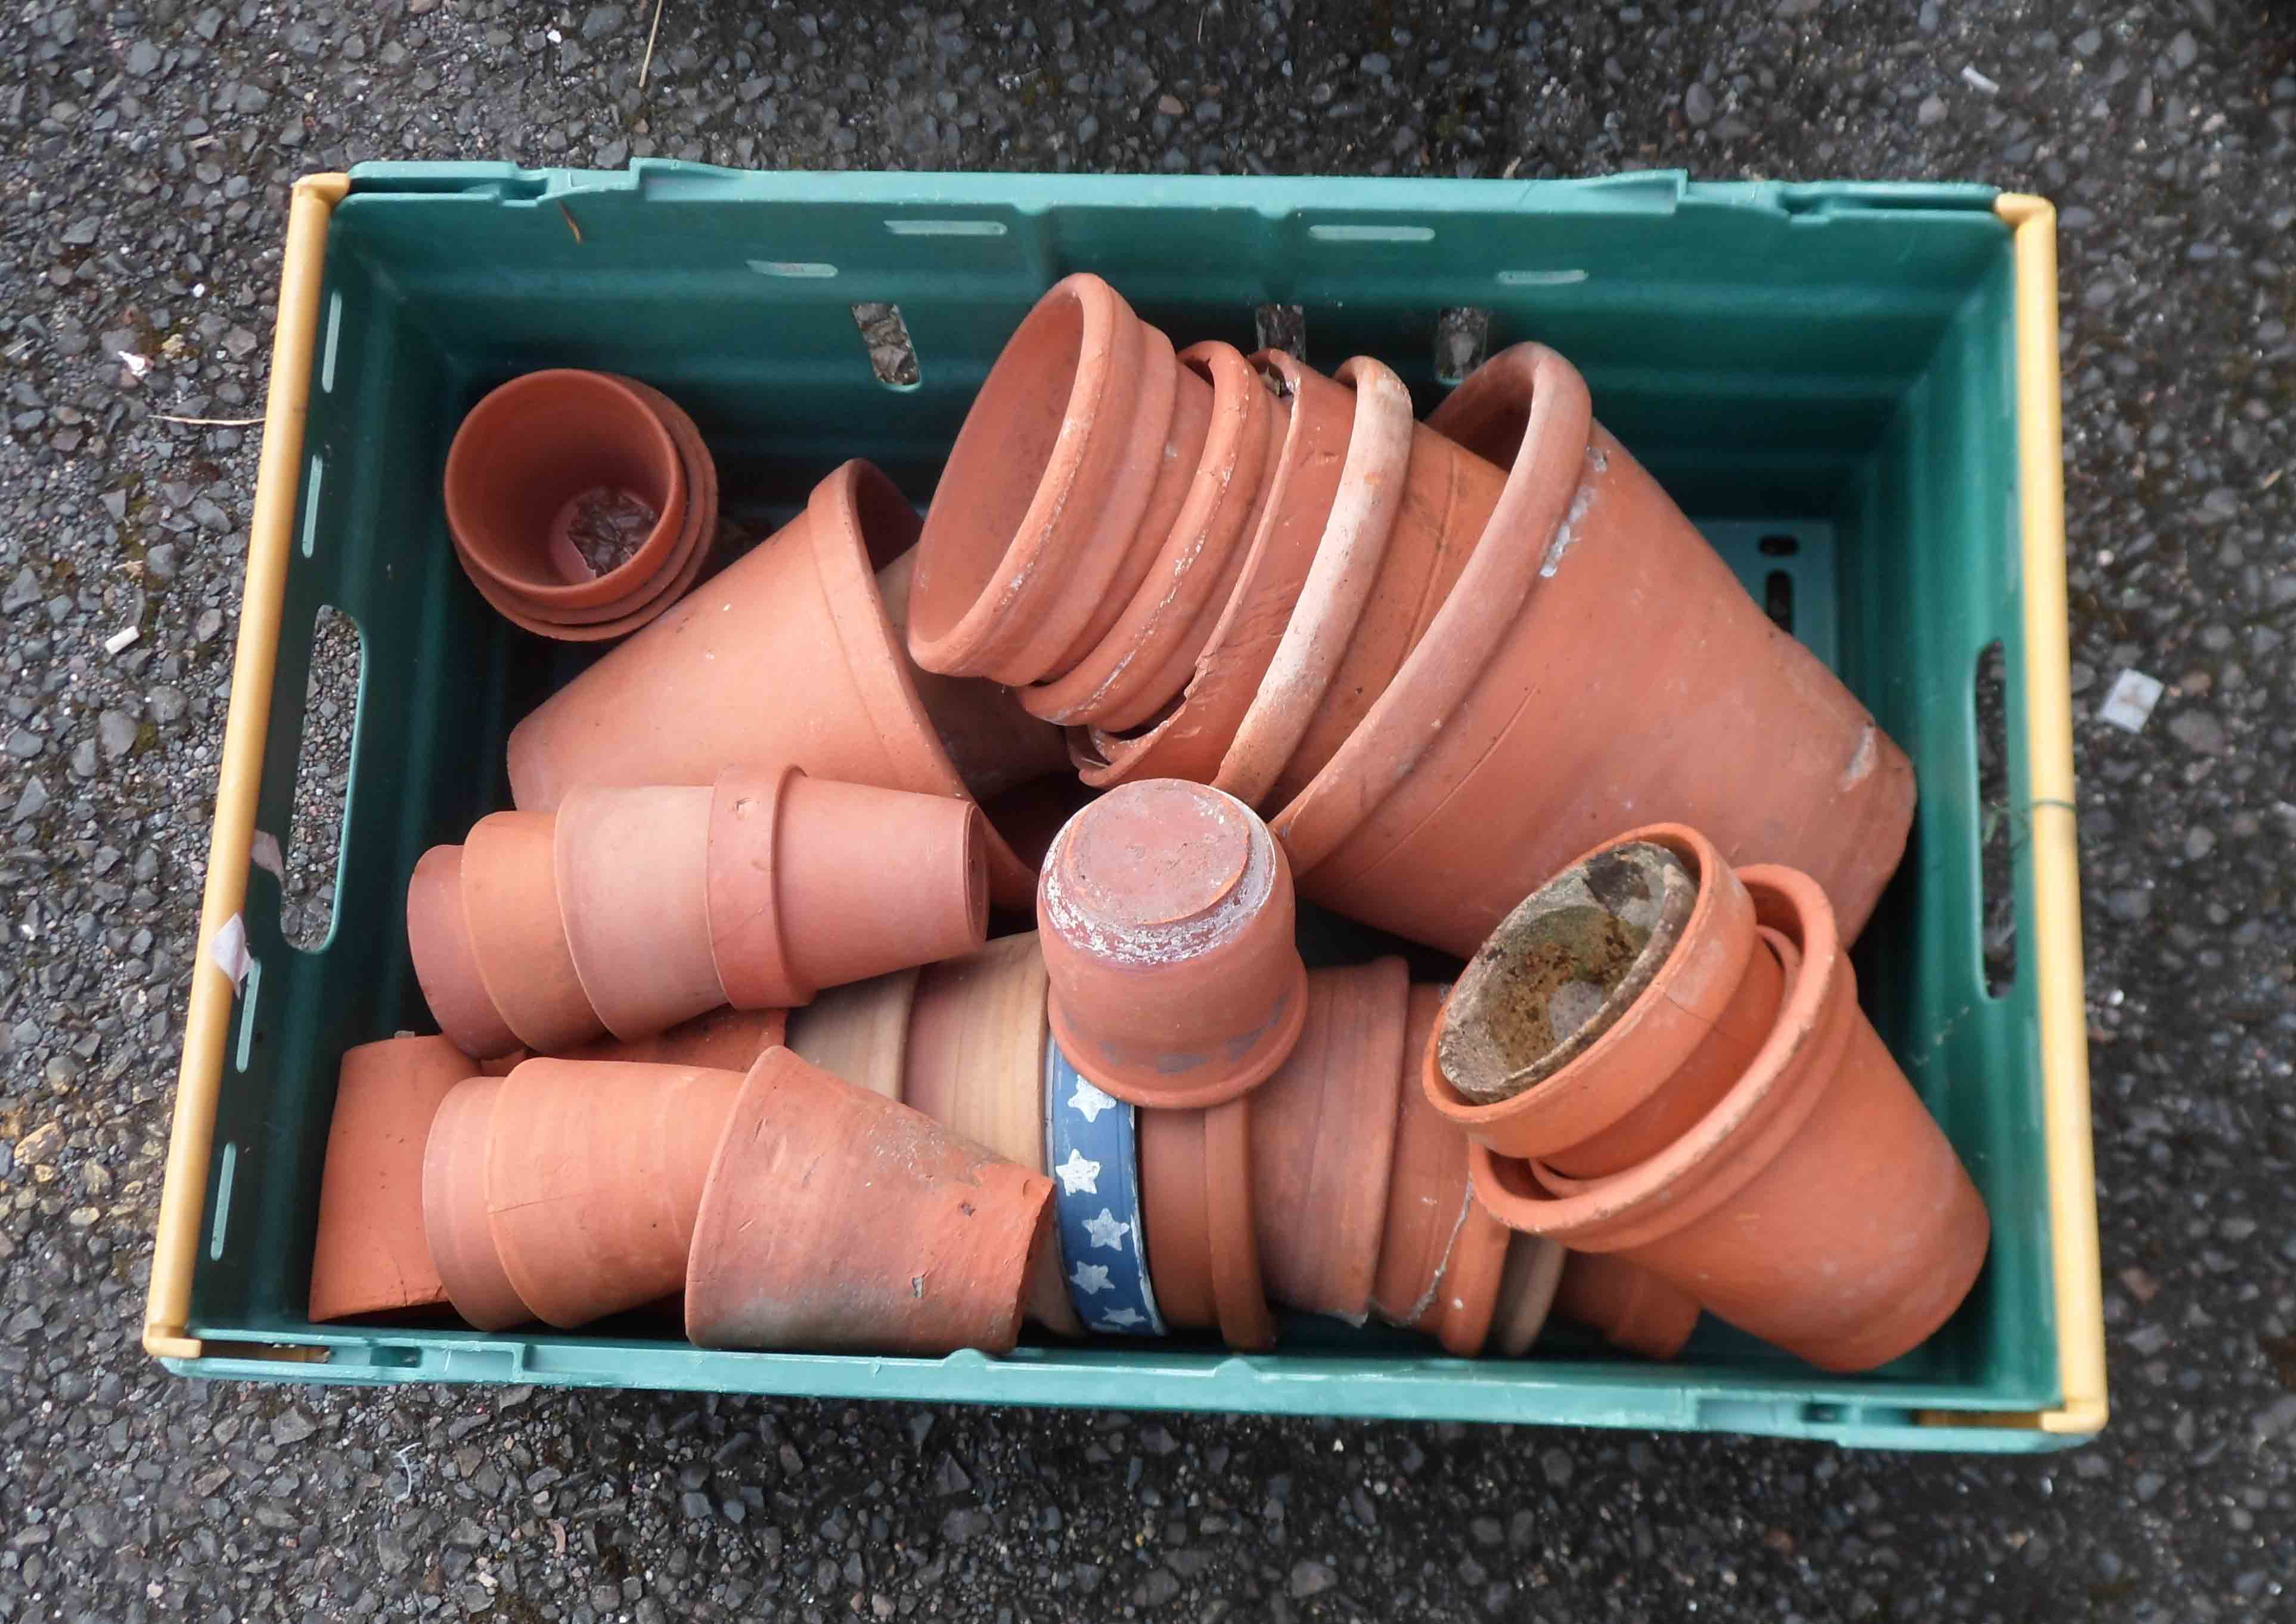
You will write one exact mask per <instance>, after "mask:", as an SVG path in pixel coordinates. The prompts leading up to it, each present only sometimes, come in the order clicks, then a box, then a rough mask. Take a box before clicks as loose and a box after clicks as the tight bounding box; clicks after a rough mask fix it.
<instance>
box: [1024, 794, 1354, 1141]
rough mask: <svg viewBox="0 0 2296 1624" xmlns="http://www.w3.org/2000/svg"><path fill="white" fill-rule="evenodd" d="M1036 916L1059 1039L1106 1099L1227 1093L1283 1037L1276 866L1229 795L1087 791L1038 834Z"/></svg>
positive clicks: (1296, 1011) (1288, 988)
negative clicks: (1043, 850) (1048, 834)
mask: <svg viewBox="0 0 2296 1624" xmlns="http://www.w3.org/2000/svg"><path fill="white" fill-rule="evenodd" d="M1292 926H1293V905H1292V886H1291V874H1290V873H1289V872H1288V870H1287V869H1286V868H1285V866H1284V863H1283V853H1282V852H1281V851H1280V850H1279V849H1277V847H1276V845H1275V841H1272V840H1271V839H1270V838H1269V837H1268V834H1267V826H1266V825H1265V824H1262V823H1261V822H1260V821H1259V817H1258V816H1256V815H1255V814H1254V813H1253V812H1252V811H1251V808H1249V807H1246V806H1245V805H1244V804H1243V803H1242V801H1239V800H1236V799H1235V798H1234V796H1231V795H1227V794H1225V793H1223V792H1221V791H1218V790H1215V789H1211V788H1209V787H1207V786H1205V785H1202V784H1192V783H1180V782H1178V781H1177V780H1172V779H1155V780H1151V781H1149V782H1147V783H1134V784H1127V785H1125V786H1123V787H1122V788H1120V789H1118V790H1114V791H1111V792H1110V793H1108V794H1106V795H1104V796H1103V797H1101V799H1099V800H1096V801H1095V802H1093V803H1092V804H1091V805H1090V806H1088V807H1087V808H1085V809H1084V810H1083V811H1081V812H1079V813H1078V814H1077V816H1075V817H1074V818H1072V819H1071V820H1070V822H1069V824H1068V826H1067V827H1066V828H1065V829H1063V830H1062V832H1061V834H1060V837H1059V838H1058V839H1057V840H1056V841H1054V843H1053V849H1052V851H1051V853H1050V855H1049V856H1048V857H1046V862H1045V871H1044V877H1043V879H1042V880H1041V882H1039V883H1038V886H1037V927H1038V931H1039V932H1040V934H1041V935H1042V937H1043V941H1044V953H1045V962H1046V966H1047V968H1048V969H1049V970H1050V972H1051V974H1052V1021H1053V1030H1054V1034H1055V1035H1056V1036H1057V1037H1058V1038H1059V1039H1060V1045H1061V1048H1062V1052H1063V1053H1065V1054H1067V1055H1068V1057H1069V1059H1070V1061H1071V1062H1074V1064H1075V1066H1076V1068H1077V1070H1078V1071H1080V1072H1082V1073H1083V1074H1084V1075H1085V1076H1086V1077H1087V1078H1090V1079H1092V1080H1093V1082H1095V1084H1097V1085H1098V1086H1099V1087H1103V1088H1104V1089H1106V1090H1107V1091H1108V1092H1109V1093H1111V1094H1112V1095H1116V1097H1117V1098H1119V1099H1121V1100H1128V1101H1130V1102H1131V1103H1134V1104H1137V1105H1160V1106H1168V1107H1193V1106H1201V1105H1209V1104H1213V1103H1218V1101H1221V1100H1225V1099H1230V1098H1233V1097H1234V1096H1235V1095H1238V1094H1241V1093H1242V1092H1243V1091H1244V1090H1245V1089H1248V1088H1250V1087H1252V1086H1254V1085H1255V1084H1257V1083H1259V1082H1260V1081H1262V1080H1263V1079H1266V1078H1267V1076H1268V1074H1269V1073H1271V1072H1272V1071H1274V1070H1275V1068H1276V1067H1277V1066H1279V1065H1281V1064H1283V1058H1284V1056H1285V1055H1287V1054H1290V1053H1291V1052H1292V1045H1293V1044H1294V1043H1295V1042H1297V1041H1298V1039H1299V1036H1300V1023H1301V1022H1302V1021H1304V1020H1305V1019H1306V1016H1307V1000H1306V989H1307V973H1308V972H1307V967H1306V966H1305V965H1304V964H1302V963H1301V962H1300V949H1299V947H1298V945H1297V944H1296V943H1295V941H1294V940H1293V933H1292Z"/></svg>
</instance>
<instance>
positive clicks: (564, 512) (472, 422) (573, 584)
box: [446, 369, 717, 642]
mask: <svg viewBox="0 0 2296 1624" xmlns="http://www.w3.org/2000/svg"><path fill="white" fill-rule="evenodd" d="M446 508H447V526H448V528H449V529H450V530H451V531H452V533H453V535H454V538H455V553H456V555H457V556H458V557H459V558H460V559H461V560H462V563H463V570H465V572H466V573H467V574H468V575H469V576H470V578H471V585H472V586H476V587H477V588H478V589H479V592H480V595H482V596H484V597H485V598H486V600H487V602H488V603H489V604H491V605H492V606H493V607H494V608H495V609H496V611H499V612H501V613H502V614H503V615H504V617H506V618H507V619H510V620H512V621H513V622H514V623H515V624H517V625H519V626H521V627H524V628H525V629H526V630H528V631H531V632H536V633H538V634H540V635H541V636H548V637H556V638H560V639H562V640H567V641H573V642H595V641H598V640H601V639H603V638H607V637H617V636H622V635H623V634H625V633H627V632H630V631H634V630H635V629H636V628H637V627H640V626H643V625H644V624H645V623H646V622H647V621H648V620H651V619H653V618H654V617H655V616H657V615H659V614H660V613H661V612H662V611H664V610H666V609H668V607H669V606H670V604H672V603H675V602H676V600H677V597H678V595H680V594H682V593H683V592H685V589H686V588H687V587H688V586H692V585H693V580H694V578H695V577H696V576H697V575H699V574H700V572H701V567H702V564H703V563H704V562H706V560H707V558H708V556H709V549H710V546H711V545H712V544H713V543H714V542H715V540H716V537H717V467H716V464H715V463H713V462H712V461H711V460H710V456H709V450H708V448H707V447H705V446H704V445H703V444H702V441H701V433H700V431H698V430H697V429H695V427H694V426H693V419H692V418H690V417H688V416H687V415H686V414H685V412H683V411H682V410H680V409H679V408H678V407H677V406H676V405H675V404H674V403H673V402H671V401H670V400H669V399H668V398H667V397H666V396H664V395H662V394H661V393H660V391H659V390H654V389H652V388H650V387H648V386H647V385H645V384H643V383H640V382H638V381H636V380H635V379H630V378H620V377H616V376H614V375H613V374H611V373H592V372H578V371H573V370H569V369H558V370H553V371H547V372H538V373H528V374H526V375H525V376H524V377H521V378H514V379H512V381H510V382H508V383H505V384H504V385H502V386H501V387H500V388H499V389H496V390H494V391H493V392H492V393H490V394H488V396H487V397H486V398H484V399H482V400H480V402H479V404H478V405H477V406H474V407H472V408H471V413H470V415H469V416H467V417H466V418H464V419H463V425H462V427H461V428H460V429H459V430H458V431H456V433H455V443H454V445H453V447H451V449H450V450H449V451H448V453H447V480H446Z"/></svg>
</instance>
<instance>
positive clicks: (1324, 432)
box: [1069, 350, 1364, 789]
mask: <svg viewBox="0 0 2296 1624" xmlns="http://www.w3.org/2000/svg"><path fill="white" fill-rule="evenodd" d="M1251 363H1252V365H1254V366H1256V367H1258V368H1259V371H1260V373H1261V376H1262V377H1263V378H1264V379H1265V380H1266V381H1267V384H1268V387H1269V388H1270V389H1272V390H1278V391H1279V392H1280V393H1281V395H1282V396H1283V398H1284V399H1285V400H1286V401H1287V402H1288V403H1289V404H1290V406H1291V414H1290V419H1289V422H1288V423H1287V424H1286V426H1285V429H1284V433H1283V444H1282V445H1281V446H1280V447H1278V448H1277V451H1276V453H1275V456H1274V457H1273V459H1272V463H1273V471H1272V472H1271V474H1270V475H1269V477H1268V481H1267V492H1266V494H1265V496H1263V497H1262V499H1261V501H1260V504H1259V516H1258V519H1257V521H1256V522H1255V523H1254V525H1253V528H1252V530H1251V536H1250V537H1249V539H1248V541H1247V542H1246V544H1245V545H1244V550H1243V551H1244V557H1243V563H1242V567H1241V569H1240V570H1239V571H1238V573H1237V576H1236V579H1235V581H1234V585H1233V586H1230V587H1229V588H1228V589H1227V596H1226V602H1225V603H1224V604H1223V606H1222V607H1221V609H1220V611H1219V615H1218V619H1217V620H1215V621H1214V622H1213V625H1212V630H1211V633H1210V636H1209V637H1208V638H1207V639H1206V641H1205V643H1204V646H1203V648H1202V650H1201V652H1199V653H1198V654H1197V656H1196V659H1195V662H1194V665H1193V668H1191V669H1190V670H1188V671H1186V672H1184V673H1182V678H1183V680H1182V683H1181V685H1180V686H1179V688H1178V689H1177V690H1176V692H1175V693H1174V694H1173V695H1172V696H1171V697H1170V698H1169V702H1168V703H1166V704H1165V705H1164V706H1163V707H1162V709H1161V713H1160V714H1159V713H1156V712H1152V713H1151V714H1150V716H1149V717H1147V718H1143V720H1142V722H1140V723H1137V724H1133V723H1126V724H1123V725H1121V726H1118V725H1115V724H1113V723H1111V725H1108V726H1098V725H1095V726H1090V727H1079V728H1077V729H1075V730H1073V731H1072V732H1071V733H1070V735H1069V740H1070V752H1071V754H1072V755H1073V756H1074V758H1075V760H1076V765H1077V767H1078V771H1079V772H1080V773H1082V775H1083V776H1084V780H1085V782H1086V783H1088V784H1091V785H1093V786H1095V788H1103V789H1105V788H1109V787H1112V786H1113V785H1116V784H1119V783H1132V782H1134V781H1136V780H1138V779H1144V778H1186V779H1191V780H1193V781H1194V782H1197V783H1210V782H1211V781H1212V779H1213V777H1214V776H1215V775H1218V772H1219V769H1220V764H1221V762H1222V760H1223V759H1225V758H1226V754H1227V751H1228V749H1229V746H1230V744H1231V743H1232V742H1233V741H1234V737H1235V733H1236V729H1237V727H1238V726H1241V725H1242V720H1243V718H1244V714H1245V712H1246V711H1247V710H1249V709H1251V703H1252V701H1253V699H1254V697H1255V696H1256V695H1257V694H1258V693H1259V685H1260V678H1261V677H1262V676H1264V675H1265V674H1266V672H1267V668H1268V664H1269V662H1270V661H1271V660H1274V659H1275V651H1276V646H1277V644H1280V643H1281V642H1282V641H1283V635H1284V632H1285V630H1286V628H1287V627H1289V626H1290V624H1291V619H1292V604H1293V603H1294V601H1295V600H1296V599H1297V598H1298V597H1299V595H1300V586H1301V584H1302V583H1303V582H1304V581H1305V580H1306V579H1307V578H1308V569H1309V567H1310V566H1311V565H1312V564H1313V563H1314V562H1315V559H1316V554H1317V552H1318V550H1319V548H1320V545H1321V543H1322V540H1323V537H1324V529H1325V527H1326V524H1327V522H1328V521H1329V520H1330V518H1331V515H1332V511H1333V504H1334V502H1335V501H1336V499H1337V497H1338V494H1339V488H1340V478H1341V472H1343V470H1344V469H1345V467H1346V458H1347V452H1348V449H1349V439H1350V436H1351V432H1352V429H1353V424H1354V422H1355V416H1356V414H1357V411H1358V410H1359V409H1361V408H1362V406H1363V404H1364V402H1363V400H1362V398H1360V397H1358V396H1357V395H1355V394H1352V393H1351V392H1350V391H1349V390H1347V389H1345V388H1343V387H1342V386H1341V385H1340V384H1337V383H1334V382H1333V381H1332V380H1330V379H1329V378H1326V377H1325V376H1324V374H1323V373H1319V372H1316V370H1315V369H1314V368H1312V367H1310V366H1308V365H1306V364H1305V363H1303V362H1301V361H1300V360H1299V359H1298V358H1297V357H1293V356H1291V355H1287V354H1285V353H1284V352H1283V351H1282V350H1261V351H1260V352H1259V354H1257V355H1255V356H1253V357H1251Z"/></svg>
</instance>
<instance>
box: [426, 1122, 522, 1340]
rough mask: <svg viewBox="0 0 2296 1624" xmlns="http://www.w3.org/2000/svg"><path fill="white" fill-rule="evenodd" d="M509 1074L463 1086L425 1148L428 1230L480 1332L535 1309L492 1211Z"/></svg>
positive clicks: (452, 1290) (457, 1297)
mask: <svg viewBox="0 0 2296 1624" xmlns="http://www.w3.org/2000/svg"><path fill="white" fill-rule="evenodd" d="M502 1088H503V1079H501V1078H499V1077H474V1078H471V1079H469V1080H467V1081H465V1082H462V1083H458V1084H456V1085H455V1087H453V1088H451V1089H449V1090H448V1091H447V1097H446V1098H445V1099H444V1100H443V1101H441V1102H440V1103H439V1111H438V1114H437V1115H436V1116H434V1117H433V1118H431V1120H430V1138H429V1139H428V1140H427V1141H426V1142H425V1143H424V1145H423V1151H422V1234H423V1238H424V1239H425V1241H426V1242H427V1243H429V1245H430V1260H431V1262H432V1263H433V1264H435V1265H436V1266H437V1267H438V1270H439V1282H440V1284H442V1285H443V1286H444V1287H445V1288H446V1292H447V1300H448V1301H449V1302H451V1303H453V1304H454V1306H455V1313H457V1314H459V1315H461V1316H463V1319H465V1320H467V1321H468V1322H469V1323H470V1324H471V1325H475V1326H477V1327H478V1328H479V1329H480V1330H481V1331H506V1330H508V1329H509V1328H510V1327H511V1326H512V1325H524V1324H526V1323H527V1322H528V1321H529V1320H530V1319H532V1318H533V1317H534V1310H533V1309H532V1308H529V1307H528V1306H527V1303H526V1300H525V1299H524V1298H522V1297H521V1296H520V1295H519V1293H518V1288H517V1287H516V1286H514V1285H512V1284H511V1280H510V1276H509V1275H507V1274H505V1273H504V1270H503V1263H502V1255H501V1254H500V1253H499V1252H497V1251H496V1250H495V1238H494V1228H493V1226H492V1225H491V1224H490V1223H489V1222H488V1217H487V1146H488V1143H489V1141H490V1140H491V1139H492V1137H493V1128H494V1115H495V1107H496V1104H497V1103H500V1101H501V1099H502Z"/></svg>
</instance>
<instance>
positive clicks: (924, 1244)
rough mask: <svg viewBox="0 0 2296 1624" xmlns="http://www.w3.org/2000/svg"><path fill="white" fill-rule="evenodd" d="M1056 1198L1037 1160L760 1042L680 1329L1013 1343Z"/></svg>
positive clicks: (732, 1342) (718, 1334)
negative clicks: (993, 1146)
mask: <svg viewBox="0 0 2296 1624" xmlns="http://www.w3.org/2000/svg"><path fill="white" fill-rule="evenodd" d="M1052 1211H1053V1184H1052V1180H1050V1179H1048V1178H1046V1177H1044V1176H1043V1175H1042V1174H1038V1173H1032V1172H1029V1171H1028V1170H1027V1169H1023V1168H1021V1167H1018V1166H1016V1165H1014V1164H1013V1163H1012V1162H1010V1161H1000V1160H998V1159H996V1157H994V1156H992V1155H990V1154H989V1153H988V1152H987V1151H986V1150H984V1149H982V1148H981V1147H980V1145H977V1144H973V1143H972V1142H971V1141H970V1140H967V1139H964V1138H962V1137H960V1136H957V1135H955V1134H952V1133H950V1132H948V1131H947V1129H946V1128H941V1127H939V1125H938V1124H936V1123H934V1122H933V1121H932V1120H930V1119H929V1118H927V1117H925V1116H923V1115H922V1114H920V1113H919V1112H917V1111H912V1110H910V1109H909V1108H908V1107H907V1106H906V1105H902V1104H898V1103H895V1102H893V1101H891V1100H888V1099H886V1098H884V1097H883V1096H881V1095H876V1094H873V1093H871V1092H870V1091H869V1090H867V1089H865V1088H859V1087H854V1086H853V1085H852V1084H850V1083H848V1082H845V1081H843V1080H842V1079H839V1078H836V1077H832V1075H830V1074H829V1073H828V1072H826V1071H824V1070H820V1069H819V1068H818V1067H816V1066H811V1065H808V1064H807V1063H806V1062H804V1061H803V1060H800V1059H799V1057H798V1056H797V1055H796V1054H792V1053H791V1052H790V1051H789V1050H787V1049H772V1050H768V1051H767V1053H766V1054H764V1055H762V1056H760V1057H759V1059H758V1062H757V1064H756V1065H754V1066H752V1067H751V1068H750V1071H749V1073H748V1075H747V1076H746V1077H745V1078H743V1079H741V1093H740V1097H739V1099H738V1101H737V1102H736V1103H735V1104H734V1109H733V1112H732V1120H730V1121H729V1122H728V1123H727V1124H726V1128H725V1131H724V1133H723V1134H722V1135H721V1136H720V1138H719V1143H718V1144H717V1153H716V1156H715V1158H714V1160H713V1161H712V1163H711V1166H710V1170H709V1184H708V1187H707V1190H706V1191H705V1193H703V1195H702V1198H701V1213H700V1217H699V1218H698V1219H697V1221H696V1222H695V1224H694V1226H693V1242H692V1246H691V1251H690V1257H689V1259H688V1263H687V1267H686V1293H685V1325H686V1334H687V1335H688V1337H690V1338H691V1339H692V1340H693V1342H694V1343H695V1344H696V1345H697V1346H699V1347H703V1348H793V1349H820V1350H824V1351H849V1352H875V1353H887V1354H913V1355H922V1356H932V1355H939V1354H946V1353H950V1352H953V1351H955V1349H960V1348H978V1349H984V1350H986V1351H988V1352H991V1353H1009V1352H1010V1351H1012V1349H1013V1344H1014V1343H1015V1342H1016V1341H1019V1339H1020V1332H1021V1307H1022V1301H1023V1299H1024V1298H1025V1297H1026V1296H1027V1295H1028V1294H1029V1287H1030V1284H1031V1282H1032V1281H1033V1280H1034V1279H1035V1278H1036V1277H1037V1274H1038V1273H1039V1267H1038V1265H1039V1263H1040V1260H1041V1259H1042V1256H1043V1254H1044V1252H1045V1251H1046V1249H1047V1248H1049V1247H1050V1246H1051V1245H1052V1243H1053V1220H1052ZM824 1260H833V1263H832V1264H831V1266H829V1267H824Z"/></svg>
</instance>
